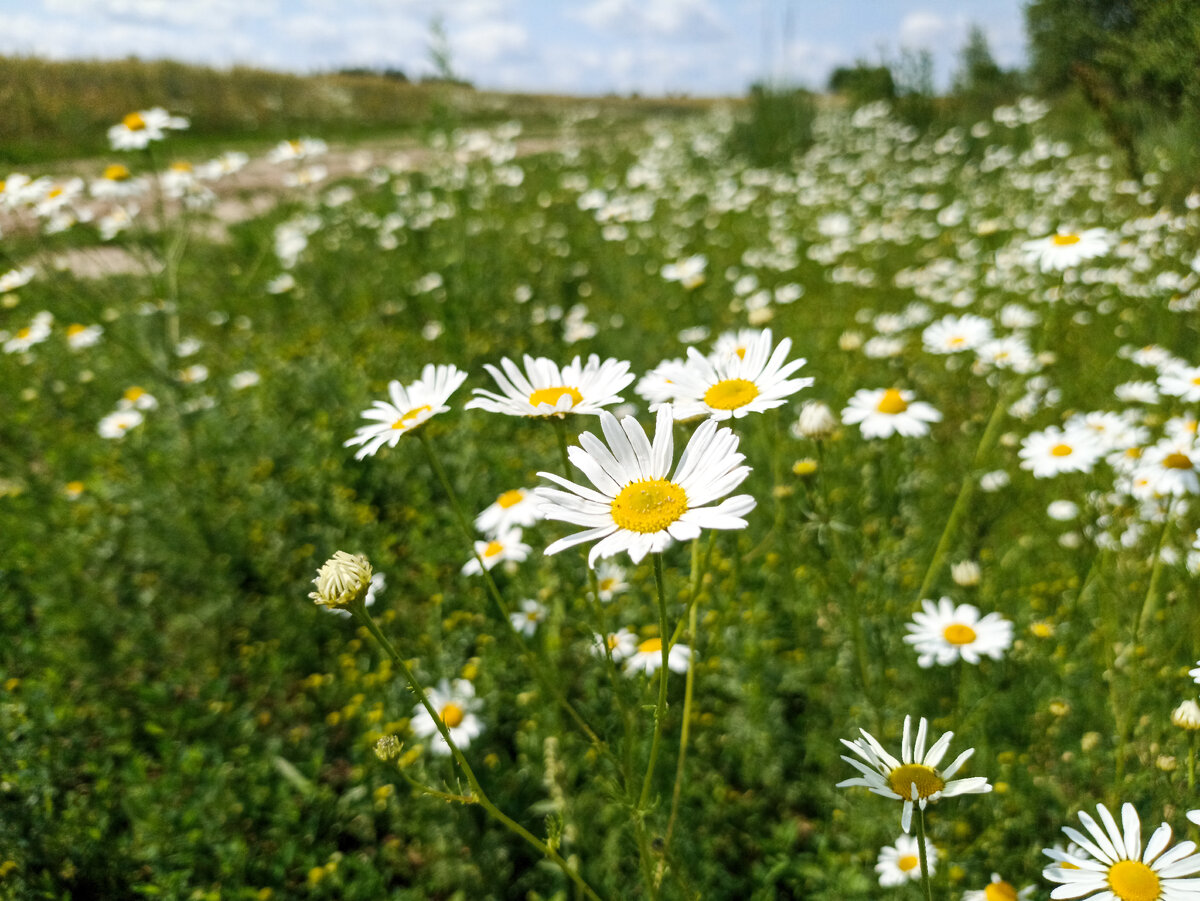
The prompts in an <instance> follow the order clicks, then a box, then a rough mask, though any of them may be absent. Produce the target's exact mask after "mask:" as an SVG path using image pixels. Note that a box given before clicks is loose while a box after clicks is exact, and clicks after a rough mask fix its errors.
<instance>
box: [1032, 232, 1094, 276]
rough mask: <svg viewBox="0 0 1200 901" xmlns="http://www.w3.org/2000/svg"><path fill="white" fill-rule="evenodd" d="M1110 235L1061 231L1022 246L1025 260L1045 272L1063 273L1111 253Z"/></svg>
mask: <svg viewBox="0 0 1200 901" xmlns="http://www.w3.org/2000/svg"><path fill="white" fill-rule="evenodd" d="M1108 244H1109V235H1108V231H1107V230H1106V229H1103V228H1089V229H1087V231H1083V232H1066V231H1061V230H1060V231H1058V232H1057V233H1056V234H1053V235H1047V236H1046V237H1044V238H1035V239H1034V240H1032V241H1026V242H1024V243H1023V244H1022V245H1021V249H1022V250H1024V251H1025V259H1026V260H1027V261H1028V262H1030V263H1033V264H1035V265H1036V266H1037V267H1038V268H1039V269H1041V270H1042V271H1043V272H1059V271H1061V270H1063V269H1070V268H1071V267H1072V266H1078V265H1079V264H1080V263H1082V262H1083V261H1084V260H1090V259H1092V258H1093V257H1098V256H1103V255H1104V254H1106V253H1108Z"/></svg>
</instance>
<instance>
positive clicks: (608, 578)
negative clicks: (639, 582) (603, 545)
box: [596, 560, 629, 604]
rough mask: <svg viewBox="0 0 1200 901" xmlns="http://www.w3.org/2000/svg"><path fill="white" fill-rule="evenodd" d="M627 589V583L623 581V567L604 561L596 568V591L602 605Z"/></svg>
mask: <svg viewBox="0 0 1200 901" xmlns="http://www.w3.org/2000/svg"><path fill="white" fill-rule="evenodd" d="M628 588H629V583H628V582H626V581H625V568H624V567H622V566H619V565H618V564H616V563H613V562H612V561H611V560H604V561H602V562H601V563H600V565H599V566H597V567H596V590H597V593H598V594H599V595H600V601H601V602H602V603H605V604H607V603H608V602H609V601H611V600H612V599H613V598H615V597H616V596H617V595H618V594H620V593H621V592H622V591H626V590H628Z"/></svg>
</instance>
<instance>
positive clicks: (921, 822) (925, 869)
mask: <svg viewBox="0 0 1200 901" xmlns="http://www.w3.org/2000/svg"><path fill="white" fill-rule="evenodd" d="M916 808H917V810H916V813H917V853H918V854H919V855H920V857H921V887H922V888H923V889H924V890H925V901H933V884H932V883H931V882H930V880H929V859H928V854H927V853H926V851H925V810H924V809H923V808H922V807H921V805H920V804H919V803H918V804H917V805H916Z"/></svg>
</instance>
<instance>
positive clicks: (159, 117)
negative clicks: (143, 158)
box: [108, 106, 188, 150]
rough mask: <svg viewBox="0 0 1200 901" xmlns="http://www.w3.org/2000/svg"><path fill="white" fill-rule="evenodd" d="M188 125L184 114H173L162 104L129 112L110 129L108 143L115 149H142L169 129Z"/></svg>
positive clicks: (182, 127)
mask: <svg viewBox="0 0 1200 901" xmlns="http://www.w3.org/2000/svg"><path fill="white" fill-rule="evenodd" d="M187 127H188V120H187V119H185V118H184V117H183V116H172V115H171V114H170V113H168V112H167V111H166V110H165V109H163V108H162V107H161V106H156V107H154V108H153V109H147V110H138V111H137V112H135V113H128V114H127V115H126V116H125V117H124V118H123V119H122V120H121V121H120V122H118V123H117V124H116V125H114V126H112V127H111V128H109V130H108V143H109V145H110V146H111V147H112V149H113V150H142V149H144V148H145V147H146V146H148V145H149V144H150V142H151V141H161V140H162V139H163V137H164V136H165V134H164V133H165V132H167V131H179V130H182V129H185V128H187Z"/></svg>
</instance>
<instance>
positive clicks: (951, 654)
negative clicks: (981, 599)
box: [904, 598, 1013, 668]
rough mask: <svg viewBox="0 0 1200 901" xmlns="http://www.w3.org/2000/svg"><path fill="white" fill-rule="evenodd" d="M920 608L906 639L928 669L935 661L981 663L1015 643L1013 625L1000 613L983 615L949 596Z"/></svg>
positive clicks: (924, 602)
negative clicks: (957, 602) (955, 602)
mask: <svg viewBox="0 0 1200 901" xmlns="http://www.w3.org/2000/svg"><path fill="white" fill-rule="evenodd" d="M921 608H922V609H921V611H920V612H918V613H914V614H913V621H912V622H911V623H909V624H908V625H907V626H906V627H905V628H906V629H907V630H908V633H909V634H907V635H905V636H904V641H905V643H907V644H911V645H912V646H913V649H914V650H915V651H916V652H917V654H918V655H919V656H918V657H917V665H918V666H920V667H922V668H928V667H930V666H933V664H934V663H936V664H937V665H938V666H949V665H950V664H952V663H954V662H956V661H958V660H965V661H966V662H967V663H978V662H979V660H980V658H981V657H991V658H992V659H993V660H999V659H1000V658H1001V657H1002V656H1004V652H1005V651H1006V650H1008V648H1009V646H1010V645H1011V644H1012V638H1013V625H1012V623H1011V622H1009V621H1008V620H1006V619H1005V618H1004V617H1002V616H1001V615H1000V614H999V613H989V614H988V615H987V616H984V617H982V618H980V616H979V608H977V607H973V606H971V605H970V604H959V605H958V606H957V607H956V606H955V605H954V602H953V601H951V600H950V598H942V599H941V600H939V601H938V602H937V603H936V604H935V603H934V602H933V601H921Z"/></svg>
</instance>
